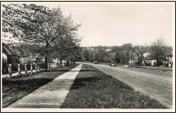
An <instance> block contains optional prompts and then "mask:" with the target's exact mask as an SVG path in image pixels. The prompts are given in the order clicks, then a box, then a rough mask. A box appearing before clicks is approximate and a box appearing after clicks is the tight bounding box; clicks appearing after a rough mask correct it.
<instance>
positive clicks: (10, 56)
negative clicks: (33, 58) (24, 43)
mask: <svg viewBox="0 0 176 113" xmlns="http://www.w3.org/2000/svg"><path fill="white" fill-rule="evenodd" d="M2 52H3V56H5V55H6V58H7V63H9V64H13V63H17V62H18V55H17V54H16V53H15V52H14V50H12V48H10V47H9V46H8V45H6V44H5V43H3V44H2ZM3 58H5V57H3Z"/></svg>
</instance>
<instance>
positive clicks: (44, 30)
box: [2, 4, 81, 70]
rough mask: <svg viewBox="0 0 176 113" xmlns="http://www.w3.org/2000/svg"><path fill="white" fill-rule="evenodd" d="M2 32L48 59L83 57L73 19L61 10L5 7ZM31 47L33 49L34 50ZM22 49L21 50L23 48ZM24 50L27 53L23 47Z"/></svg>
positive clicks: (7, 5) (15, 5)
mask: <svg viewBox="0 0 176 113" xmlns="http://www.w3.org/2000/svg"><path fill="white" fill-rule="evenodd" d="M2 6H3V13H2V30H3V32H6V33H11V34H12V35H13V38H15V39H18V40H19V41H22V42H26V46H29V45H30V48H28V50H29V49H30V51H33V52H34V53H35V54H36V53H38V54H40V55H41V56H45V68H46V70H47V63H48V60H49V59H51V58H52V59H53V58H58V57H59V59H60V61H61V63H62V60H63V59H65V60H73V61H74V60H76V59H78V58H79V57H80V54H79V53H80V47H79V42H80V39H79V38H78V34H77V31H78V29H79V28H80V26H81V24H75V23H74V21H73V20H72V19H71V15H70V16H68V17H67V16H64V15H63V14H62V11H61V9H60V7H58V8H53V9H49V8H48V7H45V6H37V5H35V4H29V5H27V4H3V5H2ZM31 46H32V48H31ZM19 47H22V46H21V45H20V46H19ZM21 49H23V50H22V51H25V50H24V48H21Z"/></svg>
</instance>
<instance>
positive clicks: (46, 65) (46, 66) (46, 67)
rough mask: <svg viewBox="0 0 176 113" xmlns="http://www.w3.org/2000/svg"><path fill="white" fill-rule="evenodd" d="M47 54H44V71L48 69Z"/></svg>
mask: <svg viewBox="0 0 176 113" xmlns="http://www.w3.org/2000/svg"><path fill="white" fill-rule="evenodd" d="M47 57H48V56H47V55H45V71H47V70H48V59H47Z"/></svg>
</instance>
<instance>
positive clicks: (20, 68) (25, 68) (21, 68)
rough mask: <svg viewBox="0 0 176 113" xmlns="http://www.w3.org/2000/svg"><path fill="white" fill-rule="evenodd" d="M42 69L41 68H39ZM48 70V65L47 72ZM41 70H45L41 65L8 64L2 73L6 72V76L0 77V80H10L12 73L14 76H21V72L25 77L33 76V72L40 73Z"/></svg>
mask: <svg viewBox="0 0 176 113" xmlns="http://www.w3.org/2000/svg"><path fill="white" fill-rule="evenodd" d="M41 67H42V68H41ZM49 69H50V65H49V64H48V70H49ZM41 70H43V71H44V70H45V66H44V65H43V64H37V63H35V64H32V63H31V64H23V65H22V64H17V65H15V66H14V65H13V67H12V64H9V65H8V67H4V68H3V71H7V72H8V74H6V75H2V78H4V77H8V78H12V73H15V72H16V73H15V74H13V75H14V76H21V75H22V72H24V74H25V75H33V74H34V72H36V73H37V72H41Z"/></svg>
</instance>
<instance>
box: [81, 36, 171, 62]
mask: <svg viewBox="0 0 176 113" xmlns="http://www.w3.org/2000/svg"><path fill="white" fill-rule="evenodd" d="M92 48H96V49H97V51H96V52H95V51H94V52H93V51H88V50H84V51H83V52H82V53H83V54H82V57H83V60H85V61H90V62H92V61H94V60H97V61H100V62H112V61H113V62H116V63H120V64H129V60H130V59H132V60H135V61H137V65H141V64H142V61H145V60H146V59H145V58H144V56H143V54H144V53H150V55H149V56H148V58H150V59H156V60H157V64H156V65H159V64H160V63H161V62H160V60H159V59H162V60H165V58H166V55H167V54H170V55H172V47H169V46H166V44H165V41H164V39H163V38H162V37H160V38H157V39H156V41H154V42H152V43H151V45H150V46H149V45H145V46H133V45H132V44H131V43H127V44H123V45H122V46H113V47H106V46H104V47H102V46H97V47H92ZM107 49H111V51H109V52H107V51H105V50H107Z"/></svg>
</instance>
